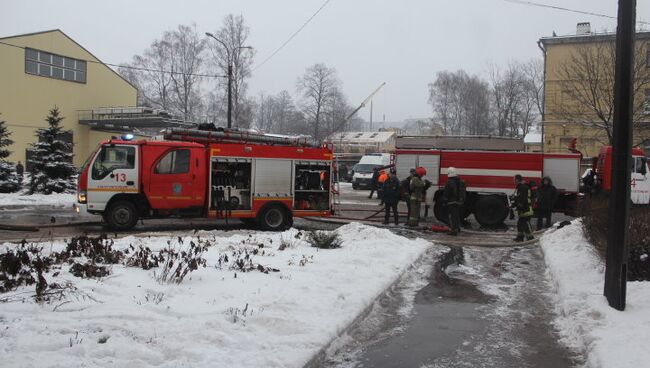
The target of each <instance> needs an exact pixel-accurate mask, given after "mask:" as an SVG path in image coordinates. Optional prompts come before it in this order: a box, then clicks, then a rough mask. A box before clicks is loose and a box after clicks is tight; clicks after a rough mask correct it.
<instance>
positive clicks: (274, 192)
mask: <svg viewBox="0 0 650 368" xmlns="http://www.w3.org/2000/svg"><path fill="white" fill-rule="evenodd" d="M166 138H168V139H167V140H140V141H128V140H116V139H114V140H109V141H106V142H103V143H102V144H100V146H99V147H98V149H97V150H96V151H95V152H94V153H93V154H92V155H91V156H90V158H89V159H88V162H87V163H86V164H85V165H84V167H83V169H82V172H81V175H80V176H79V183H78V202H79V203H80V204H82V205H84V206H85V207H86V210H87V211H88V212H89V213H93V214H98V215H101V216H103V218H104V220H105V222H106V223H107V224H108V225H110V226H111V227H112V228H114V229H117V230H125V229H129V228H132V227H133V226H135V225H136V223H137V221H138V220H139V219H141V218H166V217H211V218H225V219H228V218H239V219H242V220H243V221H244V222H249V223H256V224H258V225H259V226H260V227H261V228H263V229H265V230H284V229H286V228H287V227H289V226H291V224H292V223H293V217H295V216H298V217H301V216H303V217H304V216H329V215H330V214H331V208H332V205H331V204H332V198H331V190H330V188H331V176H330V172H331V167H332V150H331V149H330V148H328V147H320V146H313V145H306V144H299V143H298V142H293V141H287V140H283V139H277V138H276V137H270V138H269V137H266V136H264V135H261V134H250V133H245V134H244V133H239V132H236V131H232V132H223V131H222V132H203V131H193V130H184V129H182V130H181V129H172V130H170V132H169V135H166ZM169 138H171V139H169Z"/></svg>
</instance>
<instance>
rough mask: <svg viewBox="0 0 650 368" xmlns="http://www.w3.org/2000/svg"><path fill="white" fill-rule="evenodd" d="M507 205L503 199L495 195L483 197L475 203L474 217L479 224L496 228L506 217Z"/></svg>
mask: <svg viewBox="0 0 650 368" xmlns="http://www.w3.org/2000/svg"><path fill="white" fill-rule="evenodd" d="M508 212H509V211H508V205H507V204H506V202H505V201H504V200H503V198H501V197H499V196H496V195H489V196H483V197H481V198H479V199H478V201H476V205H475V206H474V217H476V221H478V223H479V224H481V225H482V226H486V227H492V226H497V225H500V224H501V223H503V221H504V220H505V219H506V217H508Z"/></svg>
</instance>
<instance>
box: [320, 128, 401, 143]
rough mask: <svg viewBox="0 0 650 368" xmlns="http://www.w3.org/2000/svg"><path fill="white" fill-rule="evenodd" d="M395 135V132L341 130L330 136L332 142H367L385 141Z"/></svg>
mask: <svg viewBox="0 0 650 368" xmlns="http://www.w3.org/2000/svg"><path fill="white" fill-rule="evenodd" d="M393 136H395V132H391V131H388V132H342V133H335V134H332V135H331V136H330V139H331V140H332V142H334V143H339V142H342V143H350V144H369V143H386V142H388V141H389V140H390V139H391V138H393Z"/></svg>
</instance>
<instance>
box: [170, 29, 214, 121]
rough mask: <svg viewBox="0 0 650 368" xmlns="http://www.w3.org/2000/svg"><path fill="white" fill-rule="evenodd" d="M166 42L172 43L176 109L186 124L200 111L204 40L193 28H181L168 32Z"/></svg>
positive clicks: (172, 69) (172, 75)
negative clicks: (167, 40)
mask: <svg viewBox="0 0 650 368" xmlns="http://www.w3.org/2000/svg"><path fill="white" fill-rule="evenodd" d="M165 39H169V42H170V43H171V49H172V54H171V71H172V74H171V75H170V76H171V80H172V86H173V90H174V95H175V96H174V97H175V98H174V103H175V105H176V110H178V111H179V112H180V113H181V114H182V115H183V119H184V120H186V121H189V120H192V119H194V118H196V115H197V114H198V112H199V110H200V108H201V96H200V91H199V87H200V83H201V77H200V76H198V74H199V73H200V72H201V70H202V68H203V58H204V50H205V40H204V39H202V38H200V37H199V34H198V33H197V31H196V26H193V27H190V26H184V25H180V26H178V28H177V29H176V30H174V31H172V32H167V33H166V35H165Z"/></svg>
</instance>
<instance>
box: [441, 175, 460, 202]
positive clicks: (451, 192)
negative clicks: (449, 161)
mask: <svg viewBox="0 0 650 368" xmlns="http://www.w3.org/2000/svg"><path fill="white" fill-rule="evenodd" d="M442 200H443V201H444V202H446V203H447V204H462V203H461V202H462V198H460V178H459V177H457V176H454V177H452V178H449V179H447V184H445V189H444V191H443V192H442Z"/></svg>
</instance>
